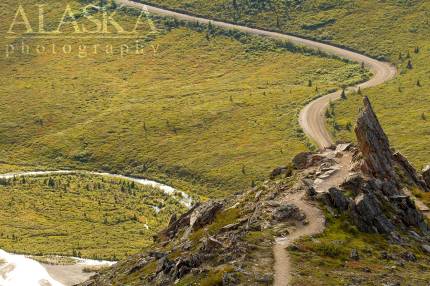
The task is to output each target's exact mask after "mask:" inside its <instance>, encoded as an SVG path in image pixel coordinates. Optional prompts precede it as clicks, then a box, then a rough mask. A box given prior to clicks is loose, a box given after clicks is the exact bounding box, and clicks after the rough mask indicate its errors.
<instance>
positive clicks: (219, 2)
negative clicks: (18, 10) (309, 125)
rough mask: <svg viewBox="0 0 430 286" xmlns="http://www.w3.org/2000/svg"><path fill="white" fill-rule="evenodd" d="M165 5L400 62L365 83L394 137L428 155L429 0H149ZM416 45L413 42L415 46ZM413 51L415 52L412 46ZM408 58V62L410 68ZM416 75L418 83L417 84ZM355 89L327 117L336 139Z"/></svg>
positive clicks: (405, 148) (419, 155)
mask: <svg viewBox="0 0 430 286" xmlns="http://www.w3.org/2000/svg"><path fill="white" fill-rule="evenodd" d="M144 2H150V3H155V4H158V5H163V6H166V7H171V8H175V9H180V10H184V11H188V12H190V13H196V14H201V15H205V16H208V17H211V18H212V17H213V18H219V19H224V20H227V21H233V22H238V23H241V24H244V25H250V26H256V27H261V28H266V29H271V30H279V31H283V32H288V33H294V34H298V35H302V36H307V37H311V38H315V39H319V40H322V41H326V42H330V43H334V44H337V45H342V46H345V47H348V48H351V49H354V50H358V51H361V52H363V53H366V54H369V55H372V56H374V57H377V58H382V59H387V60H390V61H391V62H392V63H395V64H397V65H398V66H399V68H400V71H401V74H400V75H399V77H398V79H397V80H395V81H392V82H390V83H387V84H385V85H383V86H380V87H377V88H373V89H371V90H368V91H366V95H368V96H370V98H371V99H372V101H373V102H374V103H375V108H376V110H377V111H378V113H379V114H380V117H381V121H382V122H383V123H384V125H385V126H386V131H387V133H388V135H389V136H390V138H391V140H392V142H393V145H394V146H396V148H398V149H399V150H401V151H402V152H404V153H405V154H407V155H408V157H409V158H410V159H411V160H412V161H413V162H414V163H415V164H416V165H417V166H418V167H422V166H423V165H424V164H425V163H427V162H429V161H430V149H429V148H427V142H428V141H429V139H430V130H429V124H428V120H429V119H428V118H430V80H429V78H428V76H427V74H428V73H429V72H430V57H429V49H430V23H429V21H430V12H429V11H430V3H429V2H428V1H422V0H414V1H398V0H389V1H377V0H366V1H364V0H362V1H354V0H341V1H335V0H310V1H300V0H292V1H277V0H262V1H248V0H235V1H230V0H214V1H205V0H185V1H182V0H181V1H178V0H149V1H144ZM417 48H418V49H417ZM416 51H417V52H418V53H416ZM409 60H411V63H412V67H413V68H412V69H408V68H407V66H408V62H409ZM418 81H419V84H418ZM360 101H361V97H355V96H351V97H349V98H348V100H346V101H342V102H341V103H339V104H336V107H335V118H334V119H335V120H331V122H330V124H331V125H333V126H334V127H333V128H332V130H333V132H334V133H335V135H336V136H337V137H338V138H339V139H349V140H351V139H353V136H352V133H351V132H350V131H349V130H347V128H345V126H346V125H347V124H348V123H349V122H353V121H354V118H355V117H356V115H357V110H358V106H359V105H360Z"/></svg>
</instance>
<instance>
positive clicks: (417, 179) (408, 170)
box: [394, 152, 430, 192]
mask: <svg viewBox="0 0 430 286" xmlns="http://www.w3.org/2000/svg"><path fill="white" fill-rule="evenodd" d="M394 159H395V161H396V163H397V164H398V165H399V166H400V167H401V169H402V170H403V171H404V174H405V175H406V176H407V177H408V179H409V180H410V181H411V183H412V184H415V185H417V186H419V187H420V188H421V189H422V190H423V191H425V192H430V187H429V186H430V185H429V184H427V183H426V181H425V180H424V179H423V176H422V175H420V174H418V173H417V171H416V170H415V168H414V167H413V166H412V165H411V164H410V163H409V161H408V159H406V157H405V156H403V155H402V154H401V153H400V152H396V153H394ZM429 173H430V170H429ZM429 175H430V174H429Z"/></svg>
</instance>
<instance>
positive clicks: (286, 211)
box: [273, 204, 306, 221]
mask: <svg viewBox="0 0 430 286" xmlns="http://www.w3.org/2000/svg"><path fill="white" fill-rule="evenodd" d="M273 219H275V220H277V221H285V220H288V219H295V220H298V221H304V220H305V219H306V215H305V214H304V213H303V212H302V211H301V210H300V209H299V208H298V207H297V206H296V205H293V204H285V205H281V206H280V207H278V208H276V209H275V210H273Z"/></svg>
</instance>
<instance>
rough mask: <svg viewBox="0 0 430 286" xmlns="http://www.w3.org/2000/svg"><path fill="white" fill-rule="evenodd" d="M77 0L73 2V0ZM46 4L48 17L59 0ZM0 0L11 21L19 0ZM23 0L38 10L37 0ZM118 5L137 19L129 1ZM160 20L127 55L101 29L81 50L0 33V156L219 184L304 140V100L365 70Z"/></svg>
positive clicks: (239, 179)
mask: <svg viewBox="0 0 430 286" xmlns="http://www.w3.org/2000/svg"><path fill="white" fill-rule="evenodd" d="M83 3H88V1H83V2H73V7H74V9H76V10H77V11H79V9H78V8H79V7H81V6H82V5H83ZM51 4H52V3H51V2H49V5H48V6H49V7H50V9H49V11H48V9H46V10H47V11H46V16H45V18H46V19H45V22H46V23H47V24H46V25H47V29H48V28H51V27H52V26H54V27H55V24H56V23H57V22H58V21H59V18H60V17H61V15H62V13H63V10H64V7H63V6H64V4H65V2H58V1H56V2H55V5H51ZM1 5H2V9H1V11H2V12H1V13H2V14H1V17H2V19H4V21H5V23H9V22H10V21H11V19H13V15H14V13H15V10H16V8H17V5H16V3H15V2H13V3H12V2H10V3H7V2H2V4H1ZM23 5H24V7H27V8H26V11H27V13H28V14H29V16H28V17H29V18H30V20H31V21H32V22H34V21H35V20H36V19H37V18H35V12H37V10H36V11H35V9H32V7H33V6H32V5H34V4H33V2H32V1H25V2H23ZM117 14H118V15H117V17H118V18H117V20H118V21H121V23H124V24H125V25H126V26H127V25H128V26H130V25H134V21H135V20H136V16H132V15H131V12H130V11H124V12H119V13H117ZM82 21H83V20H82ZM79 23H80V22H79ZM157 26H158V30H159V31H160V34H159V35H157V36H155V38H154V37H152V38H147V39H146V42H145V43H146V44H145V45H144V46H145V48H144V49H143V51H144V55H136V54H134V53H133V52H130V53H129V54H128V55H127V56H123V57H121V56H120V51H119V50H118V49H119V48H120V47H119V45H120V44H122V42H119V43H117V42H115V41H111V40H107V39H104V40H102V41H101V42H100V40H97V39H93V40H85V41H84V42H83V43H84V44H86V45H88V47H87V52H88V55H87V57H82V58H80V57H79V55H78V54H77V50H76V49H77V47H76V45H78V44H79V43H81V42H82V40H76V39H71V40H62V39H54V40H41V39H26V40H25V41H24V43H25V44H27V45H30V46H31V48H32V51H33V53H34V50H35V47H37V45H38V44H44V45H45V46H46V47H50V45H51V44H57V49H58V50H60V51H61V47H63V46H62V45H64V44H72V45H73V46H74V49H75V50H74V51H73V52H72V53H71V54H70V55H67V56H64V55H63V54H62V53H61V52H59V53H57V54H56V55H52V53H48V52H47V53H45V54H42V55H34V54H31V55H29V56H26V55H21V54H20V48H19V45H20V44H21V40H22V39H21V38H20V37H18V38H17V39H16V40H14V41H15V42H12V41H13V40H10V39H2V41H3V42H2V44H3V45H4V46H6V45H9V44H15V45H16V48H15V53H14V54H12V55H10V56H9V58H4V57H3V58H2V59H1V63H0V64H1V65H2V68H1V72H2V77H1V78H2V80H1V90H0V91H1V97H0V106H1V109H2V112H1V113H0V122H1V123H0V134H1V136H0V144H1V145H0V146H1V148H0V150H1V151H0V152H1V157H2V161H4V162H5V163H9V164H12V165H13V164H18V165H19V164H23V165H30V166H33V167H36V166H37V167H54V166H55V167H58V168H63V167H70V168H79V169H102V170H104V171H110V172H112V173H132V174H134V175H138V176H146V177H150V178H156V179H159V180H161V181H165V182H168V183H170V184H171V185H174V186H175V187H178V188H180V189H183V190H187V191H188V190H190V191H192V192H198V193H199V194H201V195H204V196H211V197H214V196H221V195H223V194H225V193H227V192H228V191H231V190H232V189H234V188H236V187H239V186H241V187H243V186H249V185H251V184H252V181H254V180H258V179H261V178H264V174H267V173H268V172H269V171H270V169H271V167H272V166H273V165H279V164H282V162H283V161H284V160H285V159H284V158H290V157H291V156H293V155H294V154H295V153H296V152H298V151H303V150H306V149H307V145H306V143H305V141H304V136H303V134H302V133H301V131H300V129H299V128H298V124H297V120H296V116H297V113H298V110H299V109H300V107H301V106H302V105H303V104H304V102H306V101H308V100H309V99H310V98H312V97H314V96H315V95H317V94H323V93H325V92H327V91H328V90H330V89H333V88H338V86H340V85H349V84H352V83H354V82H359V81H362V80H364V79H366V78H367V77H368V74H367V72H366V71H364V70H362V69H361V68H360V66H359V65H353V64H347V63H344V62H342V61H339V60H336V59H331V58H320V57H314V56H312V54H311V53H308V52H303V51H302V52H297V53H292V52H290V51H288V49H286V48H282V47H278V46H277V44H276V43H274V42H271V41H269V40H262V39H257V38H252V37H246V36H243V35H240V34H238V35H233V36H228V35H222V33H220V34H218V35H217V32H216V31H209V32H208V30H207V28H205V27H192V25H191V27H186V26H184V25H182V24H180V23H175V22H172V21H168V20H166V21H164V20H162V19H161V20H160V21H159V23H158V24H157ZM69 28H70V27H69ZM2 29H3V30H2V32H5V29H7V27H2ZM234 37H237V38H238V39H239V41H238V40H236V39H234ZM126 43H128V44H130V45H132V43H134V40H130V41H129V42H126ZM93 44H100V45H104V44H114V48H115V51H114V54H113V55H111V56H109V55H108V56H106V54H105V53H101V52H99V53H98V54H97V55H94V54H92V53H91V52H90V51H92V49H93V46H92V45H93ZM154 50H156V52H155V53H154ZM280 155H282V156H280ZM284 156H285V157H284Z"/></svg>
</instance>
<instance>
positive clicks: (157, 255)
mask: <svg viewBox="0 0 430 286" xmlns="http://www.w3.org/2000/svg"><path fill="white" fill-rule="evenodd" d="M355 132H356V135H357V142H358V144H357V146H354V145H352V144H339V145H337V146H335V147H333V148H330V149H327V150H324V151H322V152H320V153H301V154H298V155H297V156H296V157H295V158H294V159H293V162H292V164H291V165H289V166H281V167H278V168H276V169H275V170H274V171H273V172H272V173H271V175H270V178H271V180H268V181H266V182H264V183H263V184H261V185H259V186H257V187H255V188H252V189H250V190H247V191H245V192H243V193H238V194H235V195H233V196H232V197H230V198H228V199H225V200H223V201H209V202H207V203H204V204H198V205H195V206H194V207H193V208H191V209H190V210H189V211H188V212H187V213H185V214H183V215H181V216H179V217H176V216H174V217H172V218H171V220H170V223H169V225H168V226H167V227H166V229H165V230H163V231H162V232H160V233H159V234H158V235H157V236H156V237H154V241H155V243H154V245H153V246H152V247H151V248H150V249H149V250H147V251H145V252H144V253H142V254H139V255H135V256H132V257H130V258H128V259H127V260H125V261H121V262H119V263H118V264H117V265H115V266H114V267H112V268H111V269H108V270H105V271H103V272H101V273H100V274H97V275H96V276H94V277H93V278H92V279H91V280H89V281H87V282H86V283H83V284H82V285H85V286H96V285H97V286H104V285H125V284H126V285H245V284H250V283H251V284H252V285H268V284H271V283H272V281H273V268H272V266H273V264H274V261H273V259H274V258H273V254H272V245H273V243H274V238H275V237H285V236H287V237H288V234H289V233H292V232H294V231H295V230H296V227H297V225H302V226H306V225H307V224H308V223H309V221H308V218H307V217H306V214H305V213H304V212H303V211H302V210H301V209H300V208H299V207H297V205H295V204H294V203H293V202H290V201H289V198H292V197H297V194H299V195H300V196H301V194H303V195H304V197H307V200H308V201H309V203H310V204H312V205H314V206H315V207H316V204H317V202H323V204H324V205H325V207H326V208H327V210H328V211H329V212H330V213H332V214H333V215H334V216H339V215H345V216H347V217H348V219H349V221H350V223H351V224H354V225H355V226H356V227H357V228H358V229H359V230H360V231H362V232H368V233H379V234H382V235H385V236H386V237H387V239H389V240H390V241H392V242H393V243H398V244H402V243H406V242H407V241H410V240H413V241H415V242H418V243H419V245H421V248H422V250H423V251H424V252H426V249H428V252H429V253H430V246H429V244H430V236H429V227H428V224H427V221H426V218H425V214H423V212H422V211H421V209H420V207H418V206H417V205H418V204H416V203H415V198H414V197H412V196H411V194H412V193H413V191H415V192H417V191H418V192H428V191H429V177H430V167H429V168H426V169H425V170H424V171H423V172H422V174H420V173H418V172H417V171H416V170H415V169H414V168H413V166H412V165H411V164H410V163H409V162H408V161H407V159H406V158H405V157H404V156H403V155H401V154H400V153H398V152H395V151H394V150H392V149H391V147H390V144H389V141H388V138H387V136H386V135H385V133H384V131H383V129H382V127H381V125H380V123H379V121H378V119H377V117H376V115H375V113H374V111H373V109H372V106H371V104H370V102H369V100H368V99H367V98H364V108H363V110H362V111H361V113H360V116H359V118H358V120H357V127H356V129H355ZM333 178H340V179H341V180H339V181H337V180H334V179H333ZM387 255H388V254H387ZM404 256H405V257H406V258H405V259H406V260H407V261H414V259H415V260H416V257H415V256H414V254H412V253H409V252H408V253H405V254H404ZM387 257H388V256H387ZM351 259H352V260H359V259H360V255H359V253H358V252H357V251H356V250H352V251H351Z"/></svg>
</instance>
